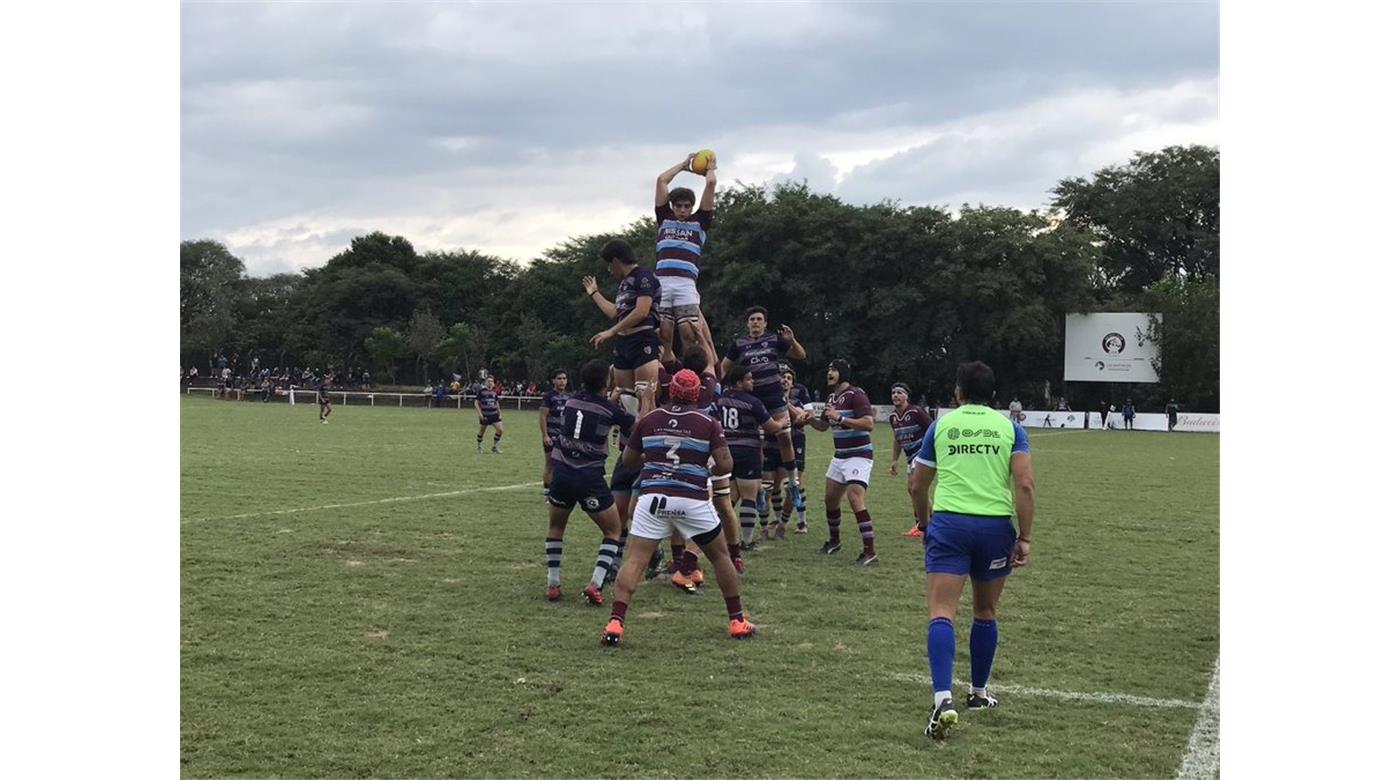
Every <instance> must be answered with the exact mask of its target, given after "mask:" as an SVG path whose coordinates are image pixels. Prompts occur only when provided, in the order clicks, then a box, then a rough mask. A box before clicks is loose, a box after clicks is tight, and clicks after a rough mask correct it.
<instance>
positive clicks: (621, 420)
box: [549, 392, 636, 471]
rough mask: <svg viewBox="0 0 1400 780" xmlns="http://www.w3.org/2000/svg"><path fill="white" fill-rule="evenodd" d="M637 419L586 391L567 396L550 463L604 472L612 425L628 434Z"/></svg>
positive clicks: (610, 402) (606, 400) (602, 398)
mask: <svg viewBox="0 0 1400 780" xmlns="http://www.w3.org/2000/svg"><path fill="white" fill-rule="evenodd" d="M635 422H636V418H635V417H633V416H632V415H630V414H628V413H627V412H625V411H623V409H622V407H620V406H618V405H617V404H615V403H613V402H612V401H609V400H608V399H606V398H604V397H602V396H599V395H593V394H591V393H588V392H579V393H576V394H574V395H572V396H568V398H567V400H566V401H565V402H564V408H563V411H562V413H561V416H560V428H559V435H558V437H557V438H556V439H555V440H554V450H553V451H552V452H551V454H550V456H549V457H550V460H552V461H554V465H555V466H566V467H568V468H572V469H598V470H599V471H601V470H602V469H603V465H604V462H605V461H607V459H608V437H609V434H610V433H611V432H612V427H613V426H614V425H616V426H618V427H619V428H621V429H622V431H623V433H624V434H625V433H627V432H628V431H631V430H632V428H633V423H635Z"/></svg>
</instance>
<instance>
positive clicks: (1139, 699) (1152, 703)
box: [892, 673, 1201, 709]
mask: <svg viewBox="0 0 1400 780" xmlns="http://www.w3.org/2000/svg"><path fill="white" fill-rule="evenodd" d="M892 676H893V677H894V678H895V679H896V680H904V681H906V682H916V683H919V684H920V685H924V686H927V685H928V684H929V679H928V675H926V674H903V673H897V674H894V675H892ZM953 684H954V685H965V684H966V683H964V682H963V681H960V680H954V681H953ZM991 687H992V690H993V691H996V692H998V693H1001V692H1006V693H1010V694H1015V695H1017V696H1039V697H1042V698H1046V699H1059V700H1061V701H1090V702H1094V703H1096V704H1131V705H1133V706H1135V707H1169V708H1170V707H1177V708H1182V709H1196V708H1197V707H1200V706H1201V705H1200V704H1198V703H1196V702H1194V701H1182V700H1181V699H1154V698H1152V697H1151V696H1136V695H1134V694H1131V693H1112V692H1096V693H1081V692H1079V691H1056V690H1051V689H1049V688H1028V687H1025V686H1021V685H1006V684H1004V683H1001V684H998V683H997V682H996V681H995V680H993V681H992V686H991Z"/></svg>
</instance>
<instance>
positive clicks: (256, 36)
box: [180, 2, 1219, 276]
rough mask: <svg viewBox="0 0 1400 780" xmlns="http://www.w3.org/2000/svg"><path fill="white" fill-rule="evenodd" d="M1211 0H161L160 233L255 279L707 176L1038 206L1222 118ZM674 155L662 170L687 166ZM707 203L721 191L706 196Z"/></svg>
mask: <svg viewBox="0 0 1400 780" xmlns="http://www.w3.org/2000/svg"><path fill="white" fill-rule="evenodd" d="M1217 16H1218V8H1217V5H1216V3H1213V2H1211V3H1185V2H1175V3H1156V4H1152V3H1112V4H1107V3H999V4H989V3H977V4H971V3H969V4H932V3H930V4H912V3H900V4H888V5H843V4H792V3H783V4H752V5H738V4H733V5H730V4H725V5H720V4H714V3H711V4H706V5H674V4H606V5H604V4H597V5H586V4H581V3H567V4H564V3H560V4H554V3H529V4H526V3H510V4H506V3H479V4H478V3H472V4H466V3H422V4H371V3H310V2H306V3H280V4H265V5H264V4H250V3H185V4H183V5H182V13H181V55H180V56H181V63H182V69H181V118H182V125H181V135H182V139H181V184H182V189H181V201H182V207H181V234H182V237H183V238H189V239H194V238H212V239H215V240H218V241H222V242H224V243H225V244H226V245H228V247H229V248H230V249H231V250H232V251H233V252H234V253H235V254H237V255H239V256H240V257H242V258H243V259H244V261H245V262H246V263H247V265H248V271H249V273H250V274H253V275H257V276H262V275H267V274H271V273H277V272H281V271H290V270H298V269H301V268H307V267H313V266H318V265H321V264H324V263H325V262H326V260H328V259H329V258H330V257H331V256H332V255H333V254H335V253H336V252H338V251H340V250H341V249H343V248H344V247H345V246H347V244H348V242H349V240H350V239H351V238H352V237H354V236H357V235H361V234H364V233H367V232H369V231H372V230H383V231H385V232H388V233H393V234H399V235H403V236H405V237H407V238H408V239H409V240H410V241H412V242H413V244H414V246H415V247H417V248H418V249H419V250H420V251H423V250H429V249H459V248H460V249H477V250H481V251H485V252H490V253H494V254H499V255H501V256H504V257H509V258H513V259H516V260H520V261H528V260H529V259H531V258H533V257H536V256H538V255H539V254H540V252H541V251H542V250H544V249H546V248H548V247H550V246H553V245H554V244H556V243H559V242H561V241H564V240H566V239H567V238H569V237H570V236H576V235H582V234H586V233H599V232H606V231H611V230H616V229H618V228H620V227H622V226H624V225H626V224H627V223H628V222H630V221H632V220H634V219H637V218H638V217H642V216H646V215H648V214H649V212H650V210H651V205H652V191H653V188H654V179H655V177H656V174H657V173H659V172H660V171H661V170H662V169H664V168H666V167H668V166H669V165H671V164H673V163H675V162H677V161H679V160H681V159H682V158H683V157H684V156H685V154H686V153H687V152H691V151H695V150H696V149H699V148H702V147H706V148H711V149H714V150H715V151H716V153H717V154H718V155H719V158H720V186H721V187H724V186H726V185H727V184H731V183H733V182H735V181H743V182H746V183H759V182H773V181H777V180H781V179H788V178H792V179H797V180H802V179H806V180H807V182H808V184H809V185H810V186H811V187H813V188H814V189H817V190H820V191H824V192H831V193H833V194H835V195H837V196H839V197H840V198H842V199H844V200H847V201H849V202H855V203H865V202H872V201H878V200H882V199H887V198H888V199H894V200H898V201H900V202H903V203H905V204H933V205H945V206H950V207H954V208H956V207H957V206H958V205H960V204H961V203H963V202H970V203H973V204H976V203H979V202H981V203H987V204H996V205H1007V206H1016V207H1019V208H1025V209H1030V208H1037V207H1042V206H1044V205H1045V204H1046V203H1047V201H1048V198H1049V196H1048V195H1047V190H1049V188H1050V187H1052V186H1053V185H1054V184H1055V183H1056V182H1057V181H1058V180H1059V179H1061V178H1063V177H1065V176H1073V175H1088V174H1090V173H1092V172H1093V171H1094V170H1096V169H1098V168H1101V167H1103V166H1104V165H1108V164H1112V163H1118V162H1124V161H1126V160H1127V159H1128V158H1129V156H1130V155H1131V154H1132V152H1133V151H1134V150H1153V149H1158V148H1160V147H1162V146H1165V145H1168V144H1184V143H1208V144H1215V143H1218V141H1219V116H1218V115H1219V108H1218V90H1219V80H1218V75H1219V54H1218V51H1219V24H1218V19H1217ZM700 182H701V180H700V179H699V178H698V177H694V176H691V175H690V174H682V175H681V176H680V177H679V178H678V179H677V181H676V184H688V185H689V186H692V187H697V188H698V185H699V184H700ZM721 217H722V215H721Z"/></svg>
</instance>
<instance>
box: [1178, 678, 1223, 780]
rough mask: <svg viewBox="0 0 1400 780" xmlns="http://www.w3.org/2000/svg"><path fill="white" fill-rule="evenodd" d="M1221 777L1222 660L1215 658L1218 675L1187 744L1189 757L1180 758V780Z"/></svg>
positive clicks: (1211, 684)
mask: <svg viewBox="0 0 1400 780" xmlns="http://www.w3.org/2000/svg"><path fill="white" fill-rule="evenodd" d="M1219 774H1220V658H1218V657H1217V658H1216V659H1215V673H1214V674H1212V675H1211V676H1210V688H1208V689H1206V699H1205V701H1203V702H1201V712H1200V714H1198V715H1197V716H1196V727H1195V728H1193V729H1191V739H1190V740H1188V741H1187V742H1186V755H1184V756H1182V757H1181V768H1180V769H1178V770H1176V776H1177V780H1183V779H1185V778H1189V779H1190V780H1197V778H1209V779H1211V780H1213V778H1215V777H1216V776H1217V775H1219Z"/></svg>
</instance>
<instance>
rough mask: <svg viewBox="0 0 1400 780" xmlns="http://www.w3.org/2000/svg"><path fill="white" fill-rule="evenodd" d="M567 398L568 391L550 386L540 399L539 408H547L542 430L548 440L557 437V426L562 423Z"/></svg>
mask: <svg viewBox="0 0 1400 780" xmlns="http://www.w3.org/2000/svg"><path fill="white" fill-rule="evenodd" d="M568 400H569V394H568V393H566V392H565V393H561V392H559V391H557V390H555V389H554V388H552V387H551V388H549V389H548V390H546V391H544V397H543V398H541V399H540V408H542V409H546V410H548V411H546V412H545V415H544V432H545V435H546V436H548V437H549V440H550V441H554V440H555V439H557V438H559V427H560V426H562V425H563V424H564V418H563V414H564V404H565V403H567V402H568Z"/></svg>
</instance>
